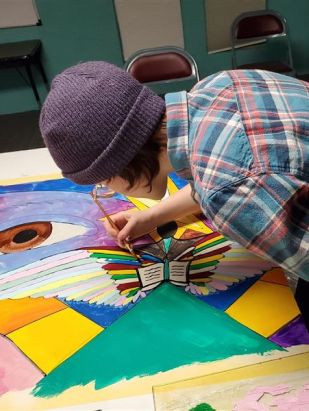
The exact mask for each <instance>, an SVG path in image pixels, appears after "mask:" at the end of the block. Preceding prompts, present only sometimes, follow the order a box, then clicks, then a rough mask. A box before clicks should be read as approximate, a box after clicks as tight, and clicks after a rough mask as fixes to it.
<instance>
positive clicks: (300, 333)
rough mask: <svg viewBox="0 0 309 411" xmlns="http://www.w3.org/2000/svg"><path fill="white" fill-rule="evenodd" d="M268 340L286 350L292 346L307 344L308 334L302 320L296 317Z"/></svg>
mask: <svg viewBox="0 0 309 411" xmlns="http://www.w3.org/2000/svg"><path fill="white" fill-rule="evenodd" d="M269 339H270V341H272V342H274V343H276V344H278V345H280V346H281V347H284V348H288V347H292V346H294V345H301V344H309V333H308V331H307V328H306V326H305V324H304V322H303V320H302V318H301V317H297V318H296V319H295V320H294V321H292V322H291V323H290V324H288V325H287V326H286V327H284V328H282V329H281V330H279V331H277V332H276V333H275V334H273V335H272V336H271V337H270V338H269Z"/></svg>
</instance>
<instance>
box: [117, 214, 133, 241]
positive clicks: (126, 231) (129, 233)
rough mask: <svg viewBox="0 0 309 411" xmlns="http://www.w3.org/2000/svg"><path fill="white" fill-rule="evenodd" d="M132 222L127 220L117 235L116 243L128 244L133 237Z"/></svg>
mask: <svg viewBox="0 0 309 411" xmlns="http://www.w3.org/2000/svg"><path fill="white" fill-rule="evenodd" d="M133 230H134V222H133V221H132V220H129V222H128V223H127V224H126V225H125V226H124V227H123V229H122V230H121V231H120V232H119V233H118V235H117V241H119V242H120V243H121V244H125V242H128V241H129V239H130V238H131V237H133Z"/></svg>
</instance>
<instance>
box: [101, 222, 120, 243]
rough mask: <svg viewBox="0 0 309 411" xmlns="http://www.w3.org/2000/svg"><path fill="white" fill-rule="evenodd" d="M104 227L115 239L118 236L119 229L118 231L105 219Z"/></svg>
mask: <svg viewBox="0 0 309 411" xmlns="http://www.w3.org/2000/svg"><path fill="white" fill-rule="evenodd" d="M104 228H105V230H106V232H107V234H108V235H109V236H110V237H113V238H115V239H116V238H117V235H118V231H116V230H115V229H114V228H113V227H112V226H111V225H110V223H109V222H108V221H105V223H104Z"/></svg>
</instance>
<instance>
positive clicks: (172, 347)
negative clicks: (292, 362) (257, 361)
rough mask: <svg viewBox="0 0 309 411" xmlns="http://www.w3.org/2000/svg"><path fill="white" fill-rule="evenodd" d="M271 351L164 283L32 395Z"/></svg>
mask: <svg viewBox="0 0 309 411" xmlns="http://www.w3.org/2000/svg"><path fill="white" fill-rule="evenodd" d="M80 332H83V331H82V330H80ZM272 350H283V349H282V348H281V347H279V346H277V345H276V344H274V343H272V342H270V341H268V340H267V339H265V338H263V337H261V336H259V335H258V334H256V333H255V332H253V331H251V330H249V329H248V328H246V327H244V326H243V325H241V324H239V323H238V322H236V321H235V320H233V319H232V318H231V317H229V316H228V315H227V314H225V313H224V312H221V311H219V310H216V309H214V308H212V307H210V306H208V305H207V304H205V303H204V302H202V301H200V300H198V299H197V298H195V297H193V296H191V295H190V294H187V293H185V292H184V291H183V290H182V289H179V288H177V287H174V286H172V285H171V284H168V283H164V284H162V285H161V286H160V287H158V288H157V289H156V290H154V291H153V292H152V293H151V294H149V295H148V296H147V298H145V299H144V300H142V301H141V302H140V303H139V304H137V305H136V306H135V307H134V308H133V309H132V310H130V311H129V312H127V313H126V314H125V315H123V316H122V317H121V318H119V319H118V320H117V321H116V322H115V323H113V324H112V325H111V326H110V327H108V329H107V330H106V331H103V332H102V333H100V334H99V335H98V336H97V337H96V338H94V339H93V340H92V341H90V342H89V343H88V344H87V345H86V346H84V347H83V348H81V349H80V350H79V351H78V352H77V353H76V354H74V355H73V356H72V357H71V358H69V359H68V360H67V361H65V362H64V363H63V364H62V365H60V366H59V367H57V368H56V369H55V370H54V371H53V372H52V373H51V374H49V375H48V376H46V377H45V378H44V379H43V380H42V381H41V382H40V383H39V384H38V385H37V387H36V388H35V389H34V391H33V394H34V395H35V396H38V397H50V396H55V395H59V394H60V393H62V392H63V391H65V390H67V389H68V388H70V387H72V386H76V385H86V384H88V383H90V382H91V381H95V388H96V389H101V388H103V387H106V386H108V385H111V384H113V383H116V382H117V381H120V380H122V379H124V378H125V379H128V380H129V379H131V378H133V377H136V376H144V375H152V374H156V373H158V372H160V371H167V370H171V369H173V368H176V367H179V366H182V365H187V364H193V363H197V362H201V363H203V362H209V361H216V360H221V359H224V358H229V357H231V356H233V355H243V354H251V353H258V354H264V353H265V352H267V351H272Z"/></svg>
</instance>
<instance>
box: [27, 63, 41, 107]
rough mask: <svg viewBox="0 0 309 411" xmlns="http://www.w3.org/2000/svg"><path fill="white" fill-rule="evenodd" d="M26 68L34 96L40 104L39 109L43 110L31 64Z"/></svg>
mask: <svg viewBox="0 0 309 411" xmlns="http://www.w3.org/2000/svg"><path fill="white" fill-rule="evenodd" d="M25 68H26V71H27V75H28V78H29V82H30V85H31V87H32V91H33V94H34V96H35V99H36V101H37V103H38V106H39V108H41V100H40V96H39V93H38V90H37V88H36V85H35V82H34V79H33V76H32V71H31V67H30V64H25Z"/></svg>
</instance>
